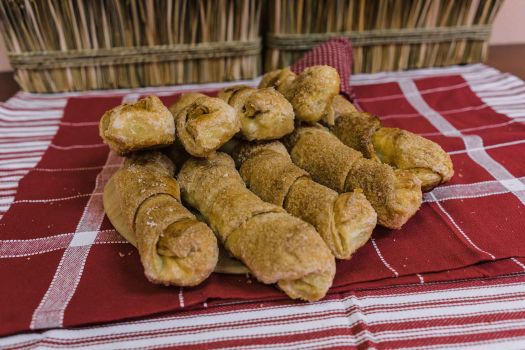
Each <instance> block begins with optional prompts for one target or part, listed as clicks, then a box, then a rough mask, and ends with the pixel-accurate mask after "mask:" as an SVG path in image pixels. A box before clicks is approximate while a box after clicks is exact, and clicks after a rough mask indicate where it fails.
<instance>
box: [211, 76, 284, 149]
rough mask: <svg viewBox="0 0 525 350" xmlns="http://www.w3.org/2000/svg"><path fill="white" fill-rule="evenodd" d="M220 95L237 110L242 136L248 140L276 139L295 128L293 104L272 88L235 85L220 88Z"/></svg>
mask: <svg viewBox="0 0 525 350" xmlns="http://www.w3.org/2000/svg"><path fill="white" fill-rule="evenodd" d="M219 98H221V99H223V100H224V101H225V102H227V103H228V104H229V105H231V106H232V107H233V108H234V109H235V110H236V112H237V115H238V116H239V119H240V120H241V136H242V137H243V138H245V139H246V140H248V141H254V140H276V139H279V138H281V137H283V136H284V135H288V134H289V133H291V132H292V131H293V129H294V112H293V108H292V105H291V104H290V102H288V101H287V100H286V98H284V96H283V95H281V94H280V93H279V92H277V91H276V90H275V89H273V88H265V89H253V88H250V87H248V86H244V85H239V86H233V87H230V88H226V89H223V90H221V91H220V92H219Z"/></svg>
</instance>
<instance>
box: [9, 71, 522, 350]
mask: <svg viewBox="0 0 525 350" xmlns="http://www.w3.org/2000/svg"><path fill="white" fill-rule="evenodd" d="M463 68H466V69H469V67H461V70H462V69H463ZM474 68H475V69H476V70H477V71H481V72H482V73H490V72H489V71H494V70H491V69H489V68H487V67H485V68H483V67H480V65H478V67H477V68H476V67H474ZM478 68H479V69H478ZM454 69H456V71H457V70H458V68H454ZM451 70H452V68H451V69H446V70H444V71H445V72H446V73H447V74H449V72H451ZM409 73H410V72H409ZM410 74H412V73H410ZM356 78H357V77H356ZM363 79H364V78H363V77H361V83H363ZM467 80H468V78H467ZM514 80H515V81H516V80H517V79H515V78H514ZM355 83H356V84H358V83H359V79H356V81H355ZM468 84H469V85H470V86H471V87H474V86H475V87H477V90H476V91H479V90H482V91H485V96H486V91H487V88H488V86H491V85H494V84H492V82H490V79H488V81H487V80H486V79H484V80H483V82H480V81H477V82H476V85H474V83H473V82H472V81H468ZM521 84H523V83H521ZM481 85H483V86H481ZM493 90H494V89H493ZM496 92H497V93H504V94H506V95H508V94H507V92H505V91H499V90H497V91H496ZM22 95H24V94H22ZM19 97H21V98H22V99H16V101H12V102H11V103H10V107H12V108H13V109H16V108H17V106H20V105H21V103H22V102H24V101H23V97H24V96H19ZM26 97H27V96H26ZM58 102H61V101H55V102H53V105H54V106H55V108H54V109H57V113H55V114H56V116H55V114H52V115H51V113H50V114H49V116H48V117H49V118H55V117H56V120H57V121H58V120H59V119H60V116H61V113H60V108H57V106H56V105H58V104H59V103H58ZM32 103H33V104H35V103H36V104H37V105H38V106H48V107H49V101H48V102H46V101H45V100H44V101H42V100H39V101H33V102H32ZM487 103H488V104H490V102H487ZM37 105H32V107H35V106H37ZM24 106H26V105H24ZM62 107H63V106H62ZM499 108H502V107H501V104H500V105H499ZM28 110H29V109H28ZM53 113H54V112H53ZM38 117H42V115H41V113H40V112H38ZM7 119H9V118H6V120H7ZM21 123H22V122H21ZM46 130H47V129H46ZM46 130H43V131H42V132H47V131H46ZM50 133H51V132H50ZM36 152H37V151H35V152H33V153H36ZM33 155H35V154H32V156H33ZM28 161H29V160H28ZM378 255H379V256H381V255H380V253H378ZM386 259H387V260H388V257H386ZM524 263H525V261H517V260H516V261H514V262H513V264H514V267H515V268H516V269H519V272H516V273H515V274H514V275H511V276H507V277H504V278H492V279H489V278H475V279H469V280H464V281H454V282H450V283H449V282H437V283H436V282H434V283H427V282H428V280H426V278H427V276H426V275H423V276H419V277H420V281H419V282H416V284H414V283H412V284H410V285H401V286H397V287H393V288H376V289H373V288H371V289H364V290H355V291H350V292H345V293H342V294H335V295H333V296H331V297H330V298H327V299H326V300H324V301H322V302H320V303H315V304H303V305H293V304H290V303H281V302H252V301H250V302H247V303H244V304H242V306H238V305H235V304H222V305H212V304H210V305H203V308H204V309H202V310H201V311H200V312H199V313H198V314H196V313H195V312H192V311H189V310H188V311H186V310H182V311H180V312H176V313H173V314H168V315H166V314H165V315H157V316H154V317H152V318H151V319H149V320H140V321H126V322H119V323H116V324H115V323H113V324H103V325H97V326H94V327H82V328H80V329H64V330H51V331H46V332H42V333H40V332H35V333H28V334H22V335H19V336H13V337H8V338H6V339H0V347H2V346H3V345H4V346H5V345H7V346H9V345H10V344H11V345H15V344H16V345H17V346H21V347H24V346H25V347H30V346H31V345H35V344H37V345H40V346H47V347H50V348H56V347H72V346H82V347H98V348H103V347H115V346H121V347H127V348H135V347H150V346H160V347H162V346H172V345H179V346H183V345H186V346H190V345H193V346H194V347H195V348H198V347H199V346H203V345H206V346H210V347H239V348H240V347H253V348H255V347H257V348H264V347H268V346H274V347H279V346H282V347H284V346H294V347H302V348H316V347H334V346H336V347H337V346H339V347H349V346H351V345H354V347H356V348H384V347H389V348H390V347H399V346H402V347H429V346H430V345H431V344H432V345H435V346H436V347H443V346H444V344H445V345H448V347H450V346H452V344H454V346H461V345H464V346H468V347H471V348H472V347H476V346H477V347H478V348H498V347H499V348H510V347H511V346H514V347H515V348H520V347H522V344H523V343H522V342H523V340H524V337H525V325H524V322H523V320H524V319H525V302H524V300H525V298H524V296H525V291H524V289H523V286H524V285H525V274H524V273H523V269H525V265H524ZM385 266H386V267H388V266H390V265H387V264H386V263H385ZM392 266H393V267H394V268H397V266H395V265H392ZM520 266H521V268H520ZM390 268H392V267H390ZM516 271H518V270H516ZM393 272H394V273H395V270H393ZM416 281H417V279H416ZM181 344H182V345H181Z"/></svg>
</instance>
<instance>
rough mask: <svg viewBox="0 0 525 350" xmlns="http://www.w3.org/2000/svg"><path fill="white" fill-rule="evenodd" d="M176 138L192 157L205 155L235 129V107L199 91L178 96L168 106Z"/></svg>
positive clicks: (236, 121) (236, 119) (217, 146)
mask: <svg viewBox="0 0 525 350" xmlns="http://www.w3.org/2000/svg"><path fill="white" fill-rule="evenodd" d="M170 111H171V113H172V114H173V117H174V118H175V125H176V128H177V137H178V141H179V142H180V143H181V144H182V145H183V146H184V149H186V151H187V152H188V153H189V154H191V155H192V156H195V157H206V156H208V155H210V154H211V153H213V152H215V151H216V150H217V149H218V148H219V147H221V146H222V145H223V144H225V143H226V142H228V140H230V139H231V138H232V137H233V135H235V134H236V133H237V132H239V130H240V128H241V122H240V120H239V117H238V116H237V113H235V110H234V109H233V108H232V107H231V106H230V105H228V104H227V103H225V102H224V101H222V100H221V99H219V98H215V97H208V96H206V95H203V94H199V93H189V94H184V95H182V96H181V97H180V98H179V100H178V101H177V102H176V103H175V104H174V105H172V106H171V107H170Z"/></svg>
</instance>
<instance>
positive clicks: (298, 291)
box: [178, 152, 335, 301]
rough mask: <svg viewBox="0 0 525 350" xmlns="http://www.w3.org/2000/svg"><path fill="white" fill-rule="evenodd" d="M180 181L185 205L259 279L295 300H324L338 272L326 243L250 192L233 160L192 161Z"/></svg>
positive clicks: (303, 224) (216, 157)
mask: <svg viewBox="0 0 525 350" xmlns="http://www.w3.org/2000/svg"><path fill="white" fill-rule="evenodd" d="M178 179H179V183H180V185H181V188H182V194H183V197H184V199H185V201H186V202H187V203H189V204H190V205H191V206H193V207H195V208H196V209H198V210H199V211H200V213H201V214H202V215H203V217H204V218H205V219H206V221H207V222H208V223H209V225H210V227H211V228H212V229H213V230H214V231H215V232H216V233H217V235H218V236H219V237H220V239H221V241H222V242H223V243H224V246H225V247H226V249H227V250H228V251H229V252H230V253H231V254H232V255H233V256H234V257H236V258H237V259H239V260H241V261H242V262H243V263H244V264H245V265H246V266H247V267H248V268H249V269H250V271H251V272H252V273H253V275H254V276H255V277H256V278H257V279H258V280H259V281H261V282H263V283H266V284H271V283H277V285H278V286H279V287H280V288H281V289H282V290H283V291H284V292H285V293H286V294H287V295H288V296H289V297H290V298H293V299H296V298H300V299H304V300H309V301H313V300H318V299H321V298H322V297H324V296H325V294H326V292H327V290H328V288H329V287H330V286H331V285H332V281H333V278H334V274H335V259H334V257H333V255H332V254H331V253H330V250H329V249H328V248H327V246H326V244H325V243H324V242H323V240H322V239H321V237H320V236H319V234H318V233H317V232H316V231H315V229H314V228H313V227H312V226H311V225H309V224H307V223H306V222H304V221H302V220H300V219H298V218H296V217H294V216H292V215H290V214H288V213H286V212H285V211H284V209H282V208H281V207H278V206H276V205H274V204H270V203H267V202H264V201H262V200H261V199H260V198H259V197H257V196H256V195H255V194H254V193H253V192H251V191H250V190H248V189H247V188H246V186H245V184H244V182H243V180H242V179H241V177H240V175H239V173H238V172H237V170H235V164H234V162H233V160H232V158H231V157H230V156H228V155H226V154H225V153H220V152H219V153H216V154H214V155H213V156H210V157H208V158H205V159H204V158H201V159H196V158H191V159H189V160H188V161H187V162H186V163H185V164H184V166H183V167H182V169H181V171H180V172H179V175H178Z"/></svg>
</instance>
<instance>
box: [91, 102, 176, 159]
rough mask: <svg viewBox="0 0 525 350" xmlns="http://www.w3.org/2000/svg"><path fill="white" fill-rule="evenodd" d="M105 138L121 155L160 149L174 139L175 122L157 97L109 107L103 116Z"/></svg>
mask: <svg viewBox="0 0 525 350" xmlns="http://www.w3.org/2000/svg"><path fill="white" fill-rule="evenodd" d="M99 133H100V137H102V140H104V142H105V143H106V144H108V146H109V147H110V148H111V149H112V150H113V151H115V152H116V153H118V154H120V155H126V154H129V153H130V152H133V151H139V150H145V149H151V148H159V147H163V146H167V145H169V144H172V143H173V142H174V141H175V123H174V121H173V117H172V115H171V113H170V111H169V110H168V109H167V108H166V107H165V106H164V104H163V103H162V102H161V101H160V100H159V98H158V97H157V96H148V97H145V98H143V99H141V100H139V101H137V102H135V103H130V104H122V105H120V106H117V107H115V108H113V109H110V110H109V111H107V112H106V113H104V115H103V116H102V118H101V119H100V124H99Z"/></svg>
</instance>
